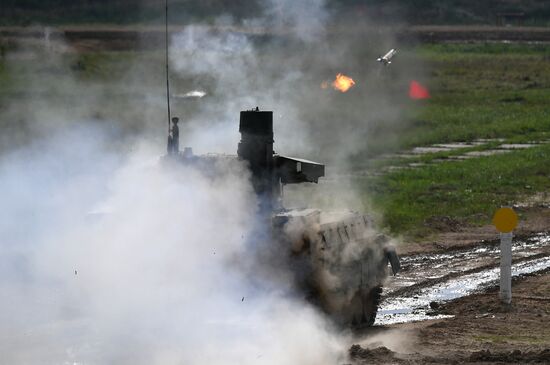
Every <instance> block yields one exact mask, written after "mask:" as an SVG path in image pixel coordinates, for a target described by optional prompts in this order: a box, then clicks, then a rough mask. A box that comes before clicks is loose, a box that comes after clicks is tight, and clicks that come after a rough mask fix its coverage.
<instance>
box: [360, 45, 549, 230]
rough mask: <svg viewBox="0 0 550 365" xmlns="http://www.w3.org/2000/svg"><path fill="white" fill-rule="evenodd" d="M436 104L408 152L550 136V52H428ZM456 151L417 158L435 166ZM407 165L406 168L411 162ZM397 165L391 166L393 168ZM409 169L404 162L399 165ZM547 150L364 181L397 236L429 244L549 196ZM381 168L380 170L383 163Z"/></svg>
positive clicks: (416, 126)
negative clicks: (443, 228)
mask: <svg viewBox="0 0 550 365" xmlns="http://www.w3.org/2000/svg"><path fill="white" fill-rule="evenodd" d="M418 54H419V55H420V57H421V58H423V59H424V60H425V61H426V62H428V63H429V64H430V65H431V69H432V73H431V78H430V81H429V86H430V91H431V94H432V98H431V99H430V100H429V101H427V102H426V104H425V105H424V106H422V107H421V108H419V110H418V111H417V112H418V115H417V116H416V117H415V118H414V121H413V122H412V123H410V124H409V125H408V126H407V128H406V129H405V130H404V131H402V133H401V135H400V140H399V145H400V146H401V147H402V148H410V147H413V146H423V145H429V144H433V143H441V142H455V141H472V140H475V139H478V138H504V139H506V141H510V142H527V141H534V140H537V141H540V140H547V139H549V137H550V105H549V104H548V100H549V99H550V62H549V61H550V48H549V47H547V46H545V45H506V44H474V45H458V44H455V45H452V44H448V45H423V46H421V47H420V48H419V50H418ZM452 153H456V152H443V153H438V154H433V155H431V156H430V155H428V156H423V157H419V158H418V159H416V160H418V161H423V162H429V161H430V160H431V159H433V158H435V157H438V158H442V157H443V158H444V157H446V156H448V155H449V154H452ZM409 161H410V160H409ZM390 162H391V163H394V164H395V163H396V161H388V163H390ZM401 162H403V163H404V161H401ZM549 162H550V147H549V146H541V147H536V148H533V149H530V150H528V151H516V152H512V153H510V154H505V155H495V156H488V157H482V158H478V159H472V160H467V161H462V162H448V163H441V164H437V165H430V166H426V167H422V168H418V169H410V170H400V171H397V172H393V173H389V174H387V175H384V176H381V177H373V178H371V179H369V180H367V181H364V180H362V181H361V182H358V185H359V186H361V189H362V190H363V191H364V192H365V199H366V200H368V199H367V197H368V198H369V199H371V200H372V203H373V204H374V206H375V207H376V208H377V209H379V210H381V211H382V212H383V217H384V224H385V225H386V226H388V227H389V228H390V230H391V231H392V232H394V233H403V234H405V235H407V236H413V237H418V236H426V235H429V234H430V233H434V232H435V231H434V229H433V227H432V226H431V225H430V221H433V220H437V219H438V218H440V217H450V218H451V219H452V220H455V221H457V222H459V223H466V224H486V223H488V222H490V218H491V216H492V213H493V212H494V210H495V209H497V208H498V207H500V206H501V205H504V204H511V203H514V202H517V201H518V200H521V199H523V198H525V197H527V196H529V195H532V194H534V193H535V192H544V191H547V190H548V189H549V188H550V163H549ZM378 164H379V165H380V162H378Z"/></svg>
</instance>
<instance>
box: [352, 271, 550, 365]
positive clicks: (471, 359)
mask: <svg viewBox="0 0 550 365" xmlns="http://www.w3.org/2000/svg"><path fill="white" fill-rule="evenodd" d="M437 311H438V313H440V314H448V315H452V316H454V317H453V318H449V319H443V320H434V321H424V322H416V323H408V324H402V325H394V326H389V327H385V328H379V329H375V333H374V334H373V335H371V336H374V337H376V336H378V337H380V333H384V332H386V333H388V334H390V335H392V336H391V337H393V338H394V340H395V341H391V340H388V339H386V341H382V342H374V343H373V342H370V343H369V341H363V343H362V344H360V345H356V346H353V347H351V348H350V352H349V354H350V359H351V360H350V361H351V363H352V364H369V363H376V364H424V363H429V364H527V363H534V364H550V326H549V323H550V273H549V272H544V273H538V274H534V275H530V276H525V277H521V278H518V279H516V280H515V281H514V283H513V301H512V304H511V305H510V306H506V305H503V304H501V303H500V301H499V299H498V288H493V289H491V290H489V291H487V292H486V293H480V294H475V295H471V296H468V297H464V298H461V299H458V300H456V301H453V302H450V303H446V304H442V305H441V306H439V307H438V308H437ZM376 331H378V332H376Z"/></svg>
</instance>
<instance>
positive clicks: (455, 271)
mask: <svg viewBox="0 0 550 365" xmlns="http://www.w3.org/2000/svg"><path fill="white" fill-rule="evenodd" d="M549 248H550V235H547V234H544V235H543V234H541V235H537V236H534V237H531V238H528V239H525V240H516V241H515V242H514V243H513V255H514V260H516V262H515V263H514V264H513V265H512V275H513V276H518V275H523V274H530V273H534V272H538V271H542V270H545V269H548V268H550V251H549ZM518 261H519V262H518ZM402 265H403V272H402V273H400V274H399V275H398V276H396V277H392V278H391V280H390V282H389V283H388V284H387V286H386V288H385V289H384V294H383V300H382V302H381V304H380V308H379V311H378V316H377V319H376V323H375V324H376V325H387V324H394V323H403V322H412V321H421V320H426V319H435V318H444V317H445V316H442V315H433V314H432V313H433V311H432V309H431V308H430V304H431V303H432V305H433V303H434V302H435V303H438V302H443V301H449V300H453V299H457V298H460V297H463V296H467V295H470V294H472V293H474V292H476V291H480V290H482V289H484V288H485V287H487V286H490V285H492V284H496V283H497V281H498V278H499V272H500V268H499V267H498V265H499V247H498V245H486V246H478V247H476V248H474V249H470V250H464V251H454V252H451V253H442V254H433V255H424V254H423V255H414V256H408V257H404V258H403V259H402ZM409 288H410V289H409Z"/></svg>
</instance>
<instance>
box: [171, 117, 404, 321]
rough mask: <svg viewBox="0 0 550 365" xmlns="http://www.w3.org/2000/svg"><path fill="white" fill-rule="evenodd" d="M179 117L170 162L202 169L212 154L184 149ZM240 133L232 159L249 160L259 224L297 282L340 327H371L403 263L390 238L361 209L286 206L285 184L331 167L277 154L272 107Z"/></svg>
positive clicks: (246, 120) (244, 123)
mask: <svg viewBox="0 0 550 365" xmlns="http://www.w3.org/2000/svg"><path fill="white" fill-rule="evenodd" d="M175 122H176V124H175V125H174V126H172V129H171V135H170V136H169V138H168V154H167V155H166V156H165V157H164V159H165V160H167V161H170V162H171V163H172V162H174V161H175V162H178V163H182V164H193V165H197V166H199V168H206V169H207V168H208V166H212V165H213V161H214V160H215V158H214V157H213V156H212V155H207V156H195V155H194V154H193V153H192V150H191V149H190V148H185V149H184V151H182V152H180V151H179V141H178V137H179V130H178V127H177V120H175ZM239 131H240V133H241V141H240V143H239V145H238V149H237V156H234V157H233V159H239V160H241V161H244V162H245V163H246V164H247V165H248V168H249V169H250V173H251V183H252V185H253V187H254V190H255V192H256V194H257V196H258V201H259V208H258V214H259V216H260V219H259V221H260V222H264V223H265V225H266V226H269V229H268V231H269V232H270V234H269V236H270V238H269V239H271V240H273V242H272V243H273V244H276V245H279V246H280V247H279V248H281V249H278V250H276V252H281V254H282V255H286V260H285V262H287V263H288V265H289V268H290V270H291V271H292V272H293V276H294V280H295V285H296V287H297V288H298V289H299V290H301V292H303V293H304V297H305V298H307V299H308V300H309V301H311V302H312V303H314V304H315V305H317V306H318V307H319V308H320V309H321V310H322V311H324V312H325V313H327V314H328V315H329V316H330V317H331V318H332V319H333V320H334V321H335V322H336V323H337V324H340V325H342V326H370V325H372V324H373V323H374V321H375V318H376V312H377V307H378V301H379V299H380V294H381V291H382V284H383V282H384V280H385V278H386V277H387V274H388V272H389V269H388V263H390V264H391V269H392V271H393V273H394V274H396V273H397V272H398V271H399V266H400V264H399V259H398V257H397V255H396V252H395V249H394V248H393V247H392V246H391V245H389V244H388V239H387V237H385V236H384V235H380V234H376V231H375V230H374V229H373V224H372V222H371V220H370V219H369V218H368V217H367V216H365V215H362V214H359V213H356V212H352V211H323V210H319V209H314V208H304V209H292V210H288V209H285V208H284V207H283V206H282V202H281V201H282V199H281V190H282V187H283V186H284V185H286V184H299V183H317V182H318V181H319V178H321V177H323V176H324V174H325V166H324V165H323V164H321V163H317V162H313V161H308V160H304V159H298V158H293V157H288V156H283V155H280V154H277V153H275V152H274V150H273V142H274V140H273V112H271V111H260V110H258V108H256V109H255V110H249V111H242V112H241V114H240V125H239ZM220 158H225V159H228V158H231V157H228V156H223V157H220Z"/></svg>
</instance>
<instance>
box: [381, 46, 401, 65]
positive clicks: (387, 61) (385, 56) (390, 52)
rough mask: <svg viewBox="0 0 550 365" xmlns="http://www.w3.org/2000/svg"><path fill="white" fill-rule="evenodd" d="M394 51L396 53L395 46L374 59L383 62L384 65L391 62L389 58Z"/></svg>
mask: <svg viewBox="0 0 550 365" xmlns="http://www.w3.org/2000/svg"><path fill="white" fill-rule="evenodd" d="M396 53H397V50H396V49H395V48H392V49H390V51H389V52H388V53H386V54H385V55H384V56H382V57H378V58H377V59H376V60H377V61H378V62H381V63H383V64H384V66H387V65H389V64H390V63H391V59H392V58H393V57H394V56H395V54H396Z"/></svg>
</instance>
